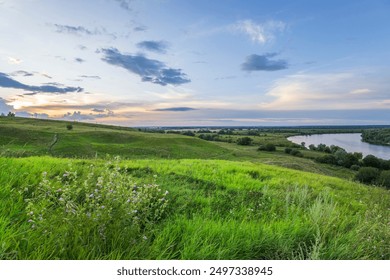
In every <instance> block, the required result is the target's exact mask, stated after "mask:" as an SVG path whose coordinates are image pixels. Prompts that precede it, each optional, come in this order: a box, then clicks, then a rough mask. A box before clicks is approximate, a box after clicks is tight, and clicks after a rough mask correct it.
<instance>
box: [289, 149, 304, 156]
mask: <svg viewBox="0 0 390 280" xmlns="http://www.w3.org/2000/svg"><path fill="white" fill-rule="evenodd" d="M290 155H293V156H295V157H303V154H302V153H301V152H300V151H298V150H291V152H290Z"/></svg>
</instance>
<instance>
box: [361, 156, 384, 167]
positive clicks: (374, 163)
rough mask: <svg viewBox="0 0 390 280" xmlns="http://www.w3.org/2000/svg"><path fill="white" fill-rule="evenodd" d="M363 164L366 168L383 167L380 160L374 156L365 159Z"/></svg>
mask: <svg viewBox="0 0 390 280" xmlns="http://www.w3.org/2000/svg"><path fill="white" fill-rule="evenodd" d="M363 164H364V166H369V167H376V168H380V166H381V162H380V160H379V158H377V157H376V156H373V155H368V156H366V157H365V158H363Z"/></svg>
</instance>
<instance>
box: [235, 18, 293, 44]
mask: <svg viewBox="0 0 390 280" xmlns="http://www.w3.org/2000/svg"><path fill="white" fill-rule="evenodd" d="M232 29H233V30H235V31H239V32H242V33H244V34H246V35H248V36H249V37H250V38H251V40H252V41H254V42H256V43H259V44H265V43H267V42H270V41H272V40H274V38H275V33H277V32H283V31H284V30H285V29H286V24H285V23H284V22H282V21H273V20H271V21H267V22H264V23H255V22H254V21H252V20H250V19H247V20H240V21H238V22H236V23H235V24H234V25H233V26H232Z"/></svg>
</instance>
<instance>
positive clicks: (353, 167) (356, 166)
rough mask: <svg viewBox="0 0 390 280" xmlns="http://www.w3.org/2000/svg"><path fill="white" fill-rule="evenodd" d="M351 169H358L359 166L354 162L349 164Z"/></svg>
mask: <svg viewBox="0 0 390 280" xmlns="http://www.w3.org/2000/svg"><path fill="white" fill-rule="evenodd" d="M350 168H351V170H355V171H358V170H359V169H360V166H359V165H357V164H354V165H351V167H350Z"/></svg>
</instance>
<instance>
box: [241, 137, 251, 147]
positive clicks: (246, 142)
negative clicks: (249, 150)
mask: <svg viewBox="0 0 390 280" xmlns="http://www.w3.org/2000/svg"><path fill="white" fill-rule="evenodd" d="M252 142H253V139H252V138H250V137H247V136H245V137H241V138H238V139H237V144H238V145H241V146H249V145H251V144H252Z"/></svg>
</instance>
